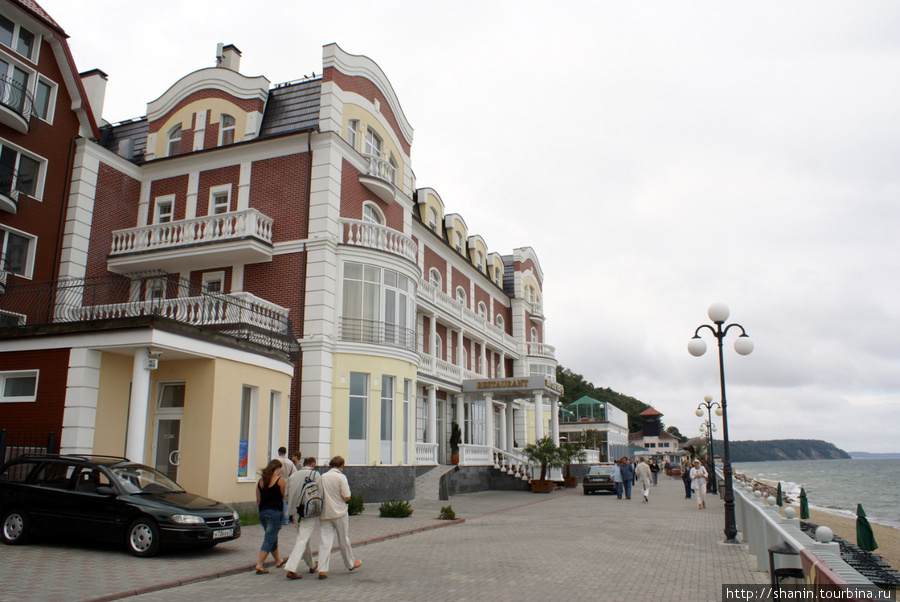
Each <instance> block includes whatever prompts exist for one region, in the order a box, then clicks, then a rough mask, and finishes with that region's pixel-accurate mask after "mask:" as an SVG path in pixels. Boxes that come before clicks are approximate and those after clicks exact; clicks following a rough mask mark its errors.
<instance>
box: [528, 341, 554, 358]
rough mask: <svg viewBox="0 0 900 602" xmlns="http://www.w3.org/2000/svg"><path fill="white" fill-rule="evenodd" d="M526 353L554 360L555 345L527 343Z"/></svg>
mask: <svg viewBox="0 0 900 602" xmlns="http://www.w3.org/2000/svg"><path fill="white" fill-rule="evenodd" d="M528 355H530V356H531V357H545V358H548V359H551V360H554V359H556V347H554V346H553V345H547V344H546V343H528Z"/></svg>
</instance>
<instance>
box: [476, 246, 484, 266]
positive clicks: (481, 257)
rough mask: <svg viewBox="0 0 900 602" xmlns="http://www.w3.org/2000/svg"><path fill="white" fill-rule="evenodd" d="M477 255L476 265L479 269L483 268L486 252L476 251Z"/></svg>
mask: <svg viewBox="0 0 900 602" xmlns="http://www.w3.org/2000/svg"><path fill="white" fill-rule="evenodd" d="M475 257H476V261H475V267H477V268H478V269H479V270H481V269H483V268H484V253H482V252H481V251H478V253H476V255H475Z"/></svg>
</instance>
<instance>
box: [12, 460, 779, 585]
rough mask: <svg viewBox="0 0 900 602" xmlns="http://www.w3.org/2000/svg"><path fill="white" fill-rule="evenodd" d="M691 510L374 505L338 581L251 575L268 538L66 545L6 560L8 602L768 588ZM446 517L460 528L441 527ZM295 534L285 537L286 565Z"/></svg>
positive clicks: (717, 505)
mask: <svg viewBox="0 0 900 602" xmlns="http://www.w3.org/2000/svg"><path fill="white" fill-rule="evenodd" d="M683 498H684V488H683V486H682V484H681V481H680V480H672V479H668V478H664V479H662V480H661V481H660V483H659V486H658V487H655V488H653V491H652V492H651V501H650V503H647V504H644V503H642V502H641V500H640V496H639V495H638V496H637V497H635V498H634V499H632V500H630V501H626V500H621V501H620V500H616V498H615V496H609V495H590V496H585V495H582V493H581V487H578V488H576V489H574V490H558V491H555V492H553V493H551V494H532V493H527V492H514V491H486V492H481V493H472V494H465V495H458V496H453V497H452V498H451V500H450V501H449V502H440V501H432V500H416V501H414V502H412V505H413V507H414V508H415V512H414V513H413V516H412V517H410V518H406V519H388V518H379V517H378V509H377V504H372V505H367V508H366V511H365V512H364V513H363V514H362V515H359V516H354V517H351V518H350V536H351V540H352V541H353V542H354V546H355V554H356V557H357V558H359V559H360V560H362V562H363V566H362V568H361V569H359V571H354V572H353V573H349V572H347V571H346V570H345V569H344V567H343V563H341V561H340V557H339V556H338V557H337V558H333V559H332V570H331V574H330V577H329V578H328V579H327V580H318V579H315V576H314V575H306V576H305V577H304V579H302V580H300V581H288V580H287V579H285V578H284V577H283V576H282V571H280V570H275V569H274V568H273V567H270V570H272V572H271V574H269V575H255V574H253V573H252V571H251V570H250V569H251V567H252V565H253V563H254V561H255V558H256V554H257V551H258V550H259V544H260V542H261V540H262V531H261V529H260V528H259V527H258V526H252V527H246V528H245V529H244V533H243V536H242V537H241V539H239V540H238V541H236V542H229V543H225V544H222V545H220V546H218V547H216V548H213V549H209V550H191V551H175V552H169V553H163V554H162V555H160V556H159V557H157V558H151V559H139V558H134V557H132V556H130V555H128V554H127V553H125V552H123V551H122V549H121V547H112V546H73V545H68V544H65V543H61V542H58V541H46V540H45V541H41V542H37V543H33V544H31V545H27V546H19V547H14V546H3V547H2V548H0V550H2V554H3V555H2V562H0V583H2V584H3V585H2V588H0V600H54V601H55V602H59V601H63V600H88V599H94V600H112V599H120V598H123V597H130V596H134V595H136V594H139V595H137V598H136V599H138V600H167V601H168V600H191V601H192V602H196V601H199V600H212V599H215V600H246V599H254V598H260V599H262V598H265V599H267V600H294V599H297V598H301V599H305V598H311V597H315V598H317V599H321V600H389V599H390V600H422V599H428V600H482V599H486V598H490V599H492V600H498V601H499V600H521V599H537V598H550V597H553V598H560V597H561V598H568V599H572V600H613V601H615V600H650V599H665V600H699V601H702V600H719V599H720V598H721V586H722V584H726V583H735V584H737V583H744V584H747V583H767V582H768V576H767V575H766V574H765V573H760V572H757V571H756V570H755V564H756V563H755V560H754V558H753V557H752V556H750V555H749V554H747V552H746V550H745V549H744V548H743V547H742V546H733V545H725V544H722V543H721V541H722V540H723V539H724V535H723V533H722V527H723V520H724V512H723V508H722V504H721V502H720V501H719V499H718V498H716V497H713V496H708V497H707V505H708V506H709V509H708V510H704V511H699V510H697V509H696V505H695V504H694V502H693V501H689V500H685V499H683ZM448 503H449V504H451V505H452V506H453V509H454V510H455V511H456V514H457V517H458V519H461V520H457V521H455V522H449V521H440V520H437V518H436V517H437V515H438V513H439V510H440V507H441V506H443V505H447V504H448ZM295 533H296V531H295V530H294V528H293V527H288V528H285V529H284V530H282V532H281V535H280V537H279V542H280V544H281V548H282V551H283V552H284V553H285V554H287V553H289V551H290V549H291V547H292V546H293V541H294V537H295ZM314 537H317V535H316V536H314ZM270 562H271V561H270ZM217 577H218V578H217Z"/></svg>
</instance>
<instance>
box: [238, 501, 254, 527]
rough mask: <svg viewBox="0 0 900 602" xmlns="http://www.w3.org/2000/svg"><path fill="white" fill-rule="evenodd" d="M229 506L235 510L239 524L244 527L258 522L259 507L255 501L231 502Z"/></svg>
mask: <svg viewBox="0 0 900 602" xmlns="http://www.w3.org/2000/svg"><path fill="white" fill-rule="evenodd" d="M231 507H232V508H234V509H235V510H236V511H237V513H238V517H239V518H240V519H241V525H243V526H244V527H248V526H250V525H258V524H259V508H258V507H257V506H256V503H255V502H242V503H237V504H232V505H231Z"/></svg>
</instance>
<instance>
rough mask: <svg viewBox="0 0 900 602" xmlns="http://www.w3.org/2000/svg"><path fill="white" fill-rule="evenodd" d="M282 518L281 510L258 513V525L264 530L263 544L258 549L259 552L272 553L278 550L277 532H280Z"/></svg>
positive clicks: (267, 510)
mask: <svg viewBox="0 0 900 602" xmlns="http://www.w3.org/2000/svg"><path fill="white" fill-rule="evenodd" d="M283 517H284V514H282V512H281V510H271V509H266V510H261V511H260V512H259V524H260V525H262V528H263V530H264V535H263V542H262V545H261V546H260V547H259V550H260V552H268V553H270V554H271V553H272V552H274V551H275V550H277V549H278V532H279V531H280V530H281V521H282V519H283Z"/></svg>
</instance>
